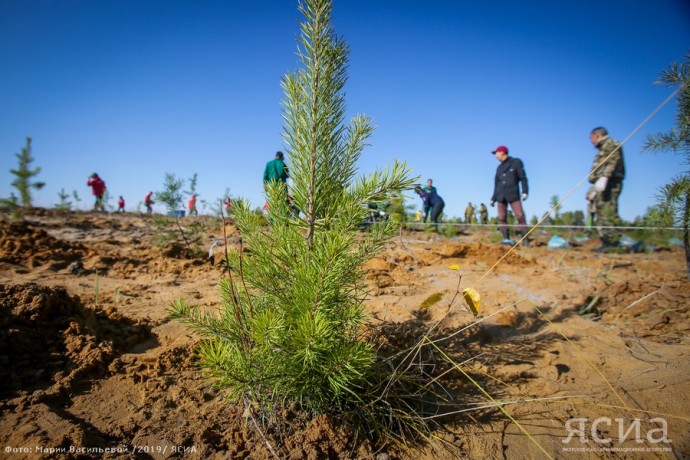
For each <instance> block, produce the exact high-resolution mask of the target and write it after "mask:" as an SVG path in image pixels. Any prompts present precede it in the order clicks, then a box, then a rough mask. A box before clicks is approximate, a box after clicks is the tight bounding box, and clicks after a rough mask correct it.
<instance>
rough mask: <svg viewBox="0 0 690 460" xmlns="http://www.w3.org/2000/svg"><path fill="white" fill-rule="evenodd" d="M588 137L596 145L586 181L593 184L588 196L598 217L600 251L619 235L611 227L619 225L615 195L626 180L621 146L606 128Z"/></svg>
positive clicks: (618, 195) (597, 129)
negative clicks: (595, 151) (595, 152)
mask: <svg viewBox="0 0 690 460" xmlns="http://www.w3.org/2000/svg"><path fill="white" fill-rule="evenodd" d="M589 139H590V141H591V142H592V144H593V145H594V146H595V147H596V148H597V154H596V155H595V156H594V162H593V163H592V169H591V170H590V172H589V182H590V183H591V184H594V185H593V187H592V189H591V191H590V192H589V193H588V195H587V198H588V199H589V200H590V201H592V203H593V207H594V210H595V211H594V212H595V214H596V219H597V232H598V234H599V238H600V239H601V246H600V247H599V248H597V251H599V252H601V251H604V250H606V249H607V248H609V247H612V246H617V245H618V240H619V239H620V235H619V234H618V233H617V232H616V231H615V230H614V229H612V228H602V227H614V226H617V225H620V217H619V215H618V198H619V197H620V194H621V191H622V190H623V179H625V163H624V161H623V146H622V145H621V144H620V143H619V142H617V141H615V140H613V139H612V138H610V137H609V136H608V131H607V130H606V128H603V127H598V128H594V129H593V130H592V132H591V133H590V134H589Z"/></svg>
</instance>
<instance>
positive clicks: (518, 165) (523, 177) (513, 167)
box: [489, 145, 529, 246]
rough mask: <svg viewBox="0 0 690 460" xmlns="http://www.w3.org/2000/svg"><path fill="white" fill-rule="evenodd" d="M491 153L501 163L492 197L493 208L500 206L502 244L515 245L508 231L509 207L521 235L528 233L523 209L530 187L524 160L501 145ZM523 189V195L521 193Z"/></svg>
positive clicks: (499, 217) (497, 170)
mask: <svg viewBox="0 0 690 460" xmlns="http://www.w3.org/2000/svg"><path fill="white" fill-rule="evenodd" d="M491 153H493V154H494V156H495V157H496V159H497V160H498V161H499V162H500V164H499V165H498V167H497V168H496V177H495V179H494V194H493V195H492V196H491V202H490V203H489V204H490V205H491V206H493V205H494V204H496V203H497V204H498V206H497V208H496V210H497V213H498V222H499V229H500V231H501V233H502V234H503V241H501V243H502V244H511V245H512V244H514V242H513V240H511V239H510V231H509V229H508V224H507V218H508V205H510V209H512V210H513V214H515V219H517V222H518V226H517V232H518V234H519V235H524V234H525V232H526V231H527V220H526V219H525V212H524V210H523V209H522V203H521V202H520V199H521V198H522V201H525V200H527V196H528V194H529V185H528V182H527V174H526V173H525V167H524V165H523V164H522V160H520V159H519V158H515V157H511V156H509V155H508V147H506V146H504V145H499V146H498V147H496V149H495V150H493V151H492V152H491ZM520 187H522V193H520ZM523 243H524V244H525V245H526V246H527V245H529V241H528V240H527V239H525V240H524V241H523Z"/></svg>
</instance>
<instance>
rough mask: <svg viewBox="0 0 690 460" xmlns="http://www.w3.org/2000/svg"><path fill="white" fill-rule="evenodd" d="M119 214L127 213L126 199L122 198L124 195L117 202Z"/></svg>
mask: <svg viewBox="0 0 690 460" xmlns="http://www.w3.org/2000/svg"><path fill="white" fill-rule="evenodd" d="M117 212H125V199H124V198H122V195H120V198H119V199H118V200H117Z"/></svg>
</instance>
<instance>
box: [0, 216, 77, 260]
mask: <svg viewBox="0 0 690 460" xmlns="http://www.w3.org/2000/svg"><path fill="white" fill-rule="evenodd" d="M84 253H86V248H85V247H84V246H83V245H81V244H79V243H67V242H65V241H62V240H58V239H56V238H53V237H52V236H50V235H49V234H48V233H47V232H46V231H45V230H43V229H41V228H38V227H34V226H33V225H31V224H28V223H26V222H11V223H7V222H0V261H2V262H9V263H11V264H18V265H24V266H25V267H27V268H35V267H38V266H40V265H43V264H45V263H46V262H51V265H50V266H51V268H54V269H56V270H57V269H61V268H64V267H66V266H67V265H69V264H70V263H71V262H73V261H75V260H78V259H79V258H80V257H81V256H82V255H83V254H84Z"/></svg>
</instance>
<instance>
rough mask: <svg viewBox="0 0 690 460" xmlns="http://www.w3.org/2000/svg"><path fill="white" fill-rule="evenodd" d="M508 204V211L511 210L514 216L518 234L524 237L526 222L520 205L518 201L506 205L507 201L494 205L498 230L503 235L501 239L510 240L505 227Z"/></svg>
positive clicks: (506, 226) (508, 232)
mask: <svg viewBox="0 0 690 460" xmlns="http://www.w3.org/2000/svg"><path fill="white" fill-rule="evenodd" d="M508 204H510V209H512V210H513V214H515V219H517V222H518V227H517V231H518V233H520V234H521V235H524V234H525V232H526V231H527V221H526V220H525V212H524V211H523V210H522V203H521V202H520V200H517V201H511V202H510V203H508V202H507V201H499V202H498V203H496V211H497V213H498V223H499V226H498V228H499V229H500V230H501V233H503V238H505V239H508V238H510V231H509V230H508V225H507V222H508Z"/></svg>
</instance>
